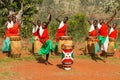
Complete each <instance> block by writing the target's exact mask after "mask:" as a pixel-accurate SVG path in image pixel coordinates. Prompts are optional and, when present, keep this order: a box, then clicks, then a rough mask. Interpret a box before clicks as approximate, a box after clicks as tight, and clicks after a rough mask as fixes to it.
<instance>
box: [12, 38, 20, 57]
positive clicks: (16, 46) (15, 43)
mask: <svg viewBox="0 0 120 80" xmlns="http://www.w3.org/2000/svg"><path fill="white" fill-rule="evenodd" d="M10 48H11V55H19V54H21V48H22V47H21V39H20V37H19V36H10Z"/></svg>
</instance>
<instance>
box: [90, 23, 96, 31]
mask: <svg viewBox="0 0 120 80" xmlns="http://www.w3.org/2000/svg"><path fill="white" fill-rule="evenodd" d="M93 30H95V28H94V25H93V24H92V25H91V26H90V29H89V32H91V31H93Z"/></svg>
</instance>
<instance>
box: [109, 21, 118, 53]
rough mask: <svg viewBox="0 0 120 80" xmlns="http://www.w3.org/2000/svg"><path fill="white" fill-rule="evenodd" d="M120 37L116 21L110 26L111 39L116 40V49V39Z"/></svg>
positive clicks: (115, 46)
mask: <svg viewBox="0 0 120 80" xmlns="http://www.w3.org/2000/svg"><path fill="white" fill-rule="evenodd" d="M117 37H118V29H117V24H116V23H114V24H113V25H112V26H111V28H110V33H109V39H112V40H113V41H115V42H114V51H116V49H117V44H116V39H117Z"/></svg>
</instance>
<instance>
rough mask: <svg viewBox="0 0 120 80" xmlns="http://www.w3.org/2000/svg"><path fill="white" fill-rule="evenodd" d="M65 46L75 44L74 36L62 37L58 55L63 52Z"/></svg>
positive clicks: (59, 42)
mask: <svg viewBox="0 0 120 80" xmlns="http://www.w3.org/2000/svg"><path fill="white" fill-rule="evenodd" d="M63 44H73V39H72V36H61V37H59V41H58V53H61V52H62V45H63Z"/></svg>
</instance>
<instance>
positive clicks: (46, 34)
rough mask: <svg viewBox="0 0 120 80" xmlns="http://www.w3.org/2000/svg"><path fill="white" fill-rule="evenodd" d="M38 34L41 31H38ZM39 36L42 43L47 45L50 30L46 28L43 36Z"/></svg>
mask: <svg viewBox="0 0 120 80" xmlns="http://www.w3.org/2000/svg"><path fill="white" fill-rule="evenodd" d="M38 33H39V29H38ZM38 36H39V40H40V42H43V43H46V41H47V40H48V39H49V35H48V29H47V28H45V29H44V31H43V34H42V36H40V34H39V35H38Z"/></svg>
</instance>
